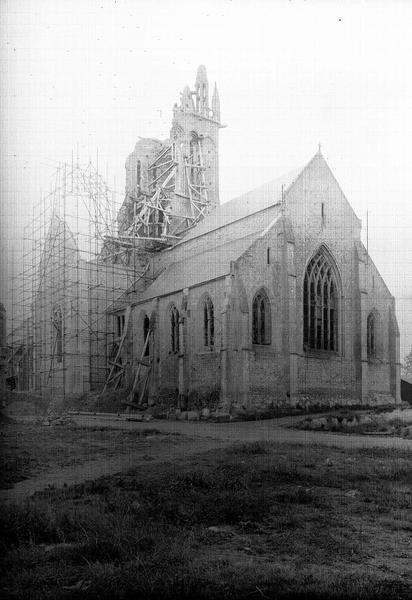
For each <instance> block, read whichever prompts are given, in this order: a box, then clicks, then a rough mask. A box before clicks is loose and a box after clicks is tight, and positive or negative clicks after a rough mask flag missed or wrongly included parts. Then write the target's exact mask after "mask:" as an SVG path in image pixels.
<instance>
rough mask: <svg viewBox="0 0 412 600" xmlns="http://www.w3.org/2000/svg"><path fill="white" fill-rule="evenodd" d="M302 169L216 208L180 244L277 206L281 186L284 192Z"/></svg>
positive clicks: (279, 200)
mask: <svg viewBox="0 0 412 600" xmlns="http://www.w3.org/2000/svg"><path fill="white" fill-rule="evenodd" d="M302 170H303V169H302V168H300V169H295V170H293V171H290V172H289V173H286V174H285V175H282V176H281V177H278V178H277V179H273V180H272V181H269V182H267V183H265V184H263V185H261V186H259V187H257V188H255V189H253V190H251V191H249V192H246V193H245V194H242V195H241V196H237V197H236V198H233V200H229V202H225V203H224V204H221V205H220V206H218V207H217V208H216V209H215V210H214V211H213V212H212V213H210V214H209V215H208V216H207V217H205V218H204V219H203V221H201V222H200V223H199V225H196V227H194V229H192V230H191V231H189V232H188V234H187V235H185V236H184V238H183V239H182V241H181V242H179V243H178V244H176V245H179V244H182V243H184V242H186V241H188V240H192V239H194V238H196V237H199V236H201V235H204V234H205V233H210V232H211V231H214V230H215V229H219V228H220V227H225V226H227V225H229V224H231V223H233V222H235V221H238V220H240V219H243V218H244V217H247V216H249V215H252V214H254V213H257V212H259V211H261V210H264V209H265V208H269V207H270V206H274V205H276V204H279V203H280V202H281V200H282V185H283V190H284V192H285V191H286V190H287V189H288V188H289V187H290V186H291V185H292V183H293V182H294V181H295V180H296V179H297V177H298V176H299V175H300V173H301V172H302Z"/></svg>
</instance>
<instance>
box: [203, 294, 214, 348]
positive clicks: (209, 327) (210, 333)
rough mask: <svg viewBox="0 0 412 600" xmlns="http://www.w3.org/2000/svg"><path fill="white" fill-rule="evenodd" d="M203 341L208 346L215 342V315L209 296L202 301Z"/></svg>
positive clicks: (210, 346)
mask: <svg viewBox="0 0 412 600" xmlns="http://www.w3.org/2000/svg"><path fill="white" fill-rule="evenodd" d="M203 343H204V346H207V347H209V348H212V347H213V346H214V344H215V315H214V309H213V302H212V300H211V299H210V298H209V296H207V297H206V298H205V299H204V301H203Z"/></svg>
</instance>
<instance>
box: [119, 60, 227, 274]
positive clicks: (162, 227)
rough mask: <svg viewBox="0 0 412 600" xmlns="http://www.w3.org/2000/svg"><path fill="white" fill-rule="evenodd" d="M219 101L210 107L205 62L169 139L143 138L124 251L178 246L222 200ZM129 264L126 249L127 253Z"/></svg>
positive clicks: (129, 184) (129, 185) (135, 158)
mask: <svg viewBox="0 0 412 600" xmlns="http://www.w3.org/2000/svg"><path fill="white" fill-rule="evenodd" d="M220 127H222V125H221V123H220V102H219V95H218V91H217V87H216V84H215V87H214V91H213V97H212V102H211V106H210V105H209V84H208V80H207V75H206V69H205V67H204V66H200V67H199V69H198V72H197V77H196V82H195V88H194V90H193V91H192V90H190V88H189V87H188V86H186V87H185V89H184V90H183V92H182V94H181V99H180V104H179V105H178V104H175V106H174V108H173V122H172V128H171V131H170V138H169V139H168V140H165V141H160V140H157V139H153V138H141V139H140V140H139V141H138V142H137V144H136V146H135V149H134V151H133V152H132V153H131V154H130V155H129V156H128V158H127V160H126V197H125V200H124V202H123V205H122V207H121V209H120V211H119V214H118V232H119V236H118V239H117V240H112V242H114V243H116V244H117V245H121V244H123V247H124V248H125V250H127V248H128V247H130V244H133V246H134V245H135V243H136V240H142V241H143V240H144V241H145V242H149V244H150V242H151V243H152V244H150V246H149V245H148V244H142V245H141V246H140V247H141V248H142V247H145V248H147V247H151V248H158V247H159V246H160V247H165V246H167V245H171V244H173V242H174V241H176V240H178V239H179V238H180V237H181V235H182V234H184V233H185V232H187V231H188V229H190V228H192V227H193V226H194V225H196V223H198V222H199V221H200V220H201V219H202V218H203V217H204V216H205V215H206V214H207V213H208V212H209V211H210V210H211V209H212V208H214V207H215V206H216V205H218V204H219V170H218V156H219V128H220ZM123 260H125V262H126V263H127V261H128V259H127V252H125V255H124V257H123Z"/></svg>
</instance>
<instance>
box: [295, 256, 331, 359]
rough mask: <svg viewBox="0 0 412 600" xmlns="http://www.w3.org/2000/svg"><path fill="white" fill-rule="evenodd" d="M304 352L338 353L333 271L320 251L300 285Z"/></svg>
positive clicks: (311, 262)
mask: <svg viewBox="0 0 412 600" xmlns="http://www.w3.org/2000/svg"><path fill="white" fill-rule="evenodd" d="M303 344H304V348H305V349H313V350H329V351H334V352H337V350H338V286H337V278H336V275H335V269H334V268H333V265H332V262H331V260H330V259H329V258H328V257H327V255H326V253H325V252H323V251H322V249H321V250H320V251H319V252H318V253H317V254H315V256H314V257H313V258H312V260H311V261H310V262H309V264H308V266H307V268H306V272H305V279H304V284H303Z"/></svg>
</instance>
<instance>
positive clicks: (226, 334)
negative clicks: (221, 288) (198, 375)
mask: <svg viewBox="0 0 412 600" xmlns="http://www.w3.org/2000/svg"><path fill="white" fill-rule="evenodd" d="M230 271H231V274H230V275H227V276H226V278H225V293H224V294H225V295H224V299H223V306H222V310H221V313H220V314H221V316H222V317H221V319H222V345H221V348H220V373H221V375H220V409H221V410H222V411H223V412H229V410H230V404H231V395H232V394H231V391H232V390H231V385H230V383H231V377H230V372H229V351H230V348H231V343H230V341H231V336H230V305H231V301H232V283H233V278H234V273H233V263H232V264H231V268H230Z"/></svg>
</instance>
